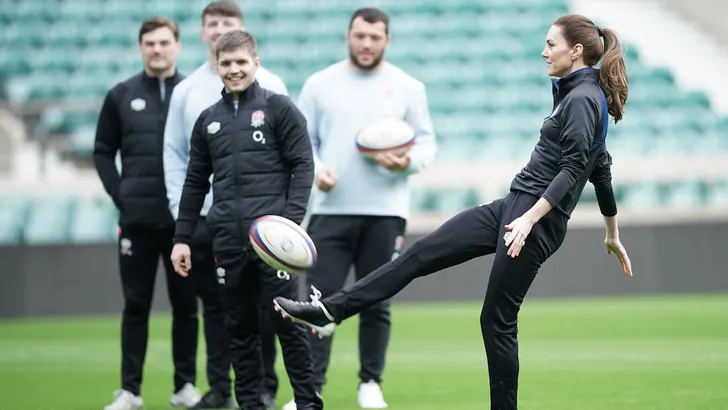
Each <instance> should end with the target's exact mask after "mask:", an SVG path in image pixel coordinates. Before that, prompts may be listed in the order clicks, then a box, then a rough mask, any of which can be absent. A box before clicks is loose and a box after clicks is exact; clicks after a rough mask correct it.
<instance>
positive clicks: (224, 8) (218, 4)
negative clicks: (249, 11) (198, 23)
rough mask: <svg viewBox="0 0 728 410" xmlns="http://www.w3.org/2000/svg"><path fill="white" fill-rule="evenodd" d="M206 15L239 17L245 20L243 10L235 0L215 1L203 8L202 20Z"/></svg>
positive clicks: (203, 20)
mask: <svg viewBox="0 0 728 410" xmlns="http://www.w3.org/2000/svg"><path fill="white" fill-rule="evenodd" d="M206 16H224V17H237V18H239V19H240V21H243V11H242V10H240V6H238V5H237V3H235V2H234V1H214V2H212V3H210V4H208V5H207V7H205V9H204V10H202V16H201V17H202V22H203V23H204V22H205V17H206Z"/></svg>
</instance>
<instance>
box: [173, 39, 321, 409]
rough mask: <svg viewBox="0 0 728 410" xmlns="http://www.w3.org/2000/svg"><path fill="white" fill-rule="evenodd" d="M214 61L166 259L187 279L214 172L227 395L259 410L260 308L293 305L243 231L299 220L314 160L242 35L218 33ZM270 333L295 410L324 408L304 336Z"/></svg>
mask: <svg viewBox="0 0 728 410" xmlns="http://www.w3.org/2000/svg"><path fill="white" fill-rule="evenodd" d="M215 56H216V59H217V70H218V73H219V74H220V77H221V78H222V80H223V83H224V85H225V89H224V90H223V91H222V99H221V100H220V101H218V102H217V103H216V104H214V105H212V106H210V107H209V108H207V109H206V110H204V111H203V112H202V113H201V114H200V116H199V118H198V119H197V122H196V123H195V126H194V128H193V131H192V138H191V140H190V159H189V165H188V168H187V178H186V180H185V183H184V187H183V189H182V197H181V200H180V207H179V216H178V219H177V229H176V233H175V239H174V241H175V245H174V249H173V250H172V261H173V263H174V266H175V270H177V272H178V273H179V274H180V275H182V276H187V274H188V272H189V269H190V268H191V263H190V261H191V258H190V256H191V255H190V247H189V243H190V241H191V237H192V234H193V232H194V229H195V224H196V222H197V220H198V218H199V217H198V215H199V213H200V209H201V208H202V205H203V202H204V200H205V196H206V195H207V193H208V191H209V189H210V181H209V178H210V175H212V174H214V181H213V183H212V189H213V204H212V207H211V208H210V211H209V212H208V214H207V224H208V227H209V230H210V233H211V234H212V237H213V251H214V253H215V258H216V260H217V274H218V282H219V283H220V284H221V285H222V293H223V304H224V308H225V315H226V316H227V320H226V324H227V329H228V334H229V337H230V343H231V346H230V352H231V358H232V362H233V369H234V372H235V395H236V398H237V401H238V404H239V405H240V409H245V410H263V409H264V408H265V407H264V404H263V402H262V400H261V393H262V391H261V390H262V381H263V373H262V367H261V360H262V357H261V348H260V320H267V318H268V317H269V316H268V315H265V316H262V317H261V303H262V300H269V299H268V298H270V297H271V296H272V295H276V294H278V295H284V294H285V295H287V297H291V298H295V297H296V295H297V293H298V282H297V280H296V278H295V277H292V278H291V280H289V281H286V282H285V285H284V286H281V285H280V281H279V279H278V278H277V276H278V275H277V272H276V270H275V269H272V268H271V267H269V266H268V265H266V264H265V263H264V262H263V261H262V260H261V259H260V258H258V257H257V255H255V253H254V252H253V250H252V249H251V248H250V243H249V240H248V234H247V232H248V229H249V228H250V225H251V223H252V222H253V221H254V220H255V219H256V218H258V217H260V216H263V215H270V214H273V215H281V216H283V217H285V218H288V219H290V220H291V221H293V222H295V223H301V222H302V221H303V218H304V216H305V214H306V206H307V204H308V200H309V196H310V193H311V187H312V184H313V174H314V162H313V153H312V149H311V145H310V142H309V139H308V132H307V130H306V121H305V119H304V117H303V115H302V114H301V112H300V111H299V110H298V109H297V108H296V106H295V105H294V104H293V103H292V102H291V100H290V99H289V98H288V97H286V96H283V95H280V94H275V93H273V92H272V91H269V90H266V89H264V88H261V87H260V86H259V84H258V83H257V81H256V80H255V74H256V70H257V68H258V66H259V65H260V59H259V58H258V57H257V47H256V42H255V39H254V38H253V37H252V36H251V35H250V34H248V33H246V32H243V31H241V30H234V31H230V32H228V33H226V34H224V35H222V36H221V37H220V38H219V39H218V40H217V42H216V44H215ZM269 306H270V305H268V304H266V306H265V308H268V307H269ZM274 327H275V328H276V333H277V334H278V338H279V341H280V344H281V350H282V352H283V358H284V361H285V364H286V369H287V371H288V375H289V378H290V379H291V384H292V385H293V388H294V394H295V397H296V404H297V406H298V408H299V409H305V410H313V409H323V401H322V399H321V397H320V396H319V395H318V393H317V392H316V390H315V388H314V385H313V381H314V380H313V366H312V363H311V354H310V347H309V344H308V340H307V337H306V334H305V332H304V330H303V329H302V328H301V327H298V326H296V325H294V324H292V323H291V322H288V321H285V320H283V319H282V318H280V317H278V318H276V321H275V323H274Z"/></svg>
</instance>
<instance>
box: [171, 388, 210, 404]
mask: <svg viewBox="0 0 728 410" xmlns="http://www.w3.org/2000/svg"><path fill="white" fill-rule="evenodd" d="M201 398H202V396H200V392H199V391H198V390H197V388H196V387H195V386H194V385H192V383H187V384H185V385H184V386H183V387H182V388H181V389H179V391H178V392H177V393H175V394H173V395H172V398H171V399H169V405H170V406H172V407H192V406H194V405H195V404H197V402H198V401H200V399H201Z"/></svg>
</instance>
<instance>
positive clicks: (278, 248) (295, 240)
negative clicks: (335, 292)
mask: <svg viewBox="0 0 728 410" xmlns="http://www.w3.org/2000/svg"><path fill="white" fill-rule="evenodd" d="M248 236H249V238H250V243H251V245H252V246H253V250H254V251H255V253H256V254H257V255H258V256H259V257H260V259H262V260H263V262H265V263H266V264H267V265H268V266H270V267H271V268H273V269H277V270H283V271H286V272H288V273H291V274H301V273H304V272H305V271H306V270H308V269H309V268H310V267H311V266H313V264H314V263H316V259H317V258H318V255H317V253H316V246H314V244H313V241H312V240H311V237H309V236H308V234H307V233H306V231H305V230H303V228H301V227H300V226H299V225H297V224H296V223H294V222H293V221H291V220H290V219H287V218H284V217H282V216H277V215H265V216H261V217H260V218H257V219H256V220H255V221H254V222H253V224H252V225H251V226H250V231H249V232H248Z"/></svg>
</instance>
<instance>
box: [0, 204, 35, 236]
mask: <svg viewBox="0 0 728 410" xmlns="http://www.w3.org/2000/svg"><path fill="white" fill-rule="evenodd" d="M29 205H30V200H29V199H28V198H27V197H24V196H8V195H4V196H3V197H0V245H14V244H19V243H22V241H23V231H24V229H25V225H26V221H27V217H28V207H29Z"/></svg>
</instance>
